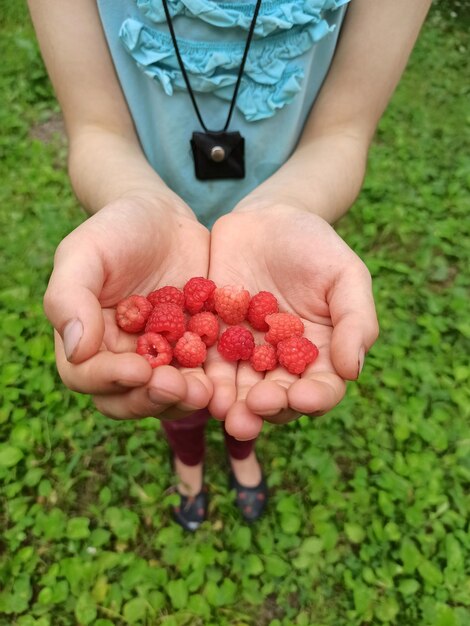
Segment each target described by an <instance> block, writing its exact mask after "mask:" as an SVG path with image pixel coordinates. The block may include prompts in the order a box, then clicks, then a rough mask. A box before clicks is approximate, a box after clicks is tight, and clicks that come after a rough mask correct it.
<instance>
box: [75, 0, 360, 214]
mask: <svg viewBox="0 0 470 626" xmlns="http://www.w3.org/2000/svg"><path fill="white" fill-rule="evenodd" d="M348 2H349V0H263V2H262V4H261V9H260V13H259V15H258V19H257V22H256V28H255V31H254V37H253V40H252V43H251V46H250V50H249V53H248V57H247V62H246V65H245V71H244V75H243V78H242V81H241V84H240V90H239V93H238V98H237V102H236V107H235V110H234V113H233V116H232V120H231V123H230V126H229V129H228V130H238V131H239V132H240V133H241V134H242V135H243V136H244V137H245V167H246V175H245V178H244V179H238V180H233V179H232V180H212V181H200V180H198V179H197V178H196V177H195V174H194V163H193V158H192V152H191V148H190V139H191V135H192V133H193V131H202V130H203V129H202V128H201V127H200V124H199V122H198V119H197V117H196V114H195V112H194V109H193V107H192V104H191V100H190V97H189V94H188V92H187V89H186V86H185V83H184V79H183V76H182V73H181V70H180V68H179V65H178V61H177V58H176V55H175V52H174V47H173V43H172V40H171V37H170V34H169V31H168V27H167V24H166V20H165V13H164V10H163V5H162V2H161V0H98V8H99V12H100V17H101V21H102V25H103V30H104V33H105V35H106V39H107V42H108V46H109V49H110V52H111V56H112V58H113V62H114V65H115V68H116V72H117V75H118V78H119V81H120V83H121V87H122V90H123V92H124V96H125V98H126V100H127V103H128V106H129V110H130V112H131V115H132V118H133V120H134V124H135V127H136V130H137V133H138V136H139V139H140V142H141V145H142V148H143V150H144V153H145V155H146V157H147V159H148V161H149V163H150V164H151V165H152V167H153V168H154V169H155V171H156V172H158V174H159V175H160V176H161V178H162V179H163V180H164V181H165V183H166V184H167V185H168V186H169V187H170V188H171V189H172V190H173V191H175V192H176V193H177V194H178V195H179V196H180V197H181V198H182V199H183V200H184V201H185V202H187V204H189V206H190V207H191V208H192V209H193V210H194V212H195V213H196V214H197V216H198V218H199V219H200V221H201V222H202V223H204V224H206V225H207V226H211V225H212V224H213V222H214V221H215V220H216V219H217V218H218V217H219V216H220V215H222V214H224V213H228V212H230V211H231V210H232V209H233V207H234V206H235V205H236V203H237V202H238V201H239V200H241V199H242V198H243V197H244V196H246V195H247V194H248V193H249V192H250V191H252V190H253V189H254V188H256V187H257V186H258V185H259V184H260V183H262V182H263V181H264V180H265V179H266V178H268V177H269V176H271V175H272V174H273V173H274V172H276V170H277V169H278V168H279V167H280V166H281V165H282V164H283V163H284V162H285V161H286V160H287V159H288V158H289V156H290V155H291V153H292V151H293V150H294V149H295V146H296V144H297V142H298V140H299V137H300V135H301V133H302V129H303V127H304V124H305V122H306V119H307V117H308V114H309V112H310V109H311V108H312V105H313V104H314V102H315V98H316V96H317V94H318V92H319V90H320V87H321V85H322V83H323V81H324V79H325V76H326V74H327V72H328V69H329V67H330V64H331V61H332V58H333V54H334V51H335V48H336V44H337V40H338V35H339V31H340V27H341V24H342V21H343V19H344V14H345V11H346V6H347V3H348ZM168 5H169V9H170V13H171V16H172V21H173V25H174V29H175V32H176V36H177V38H178V43H179V48H180V52H181V55H182V58H183V62H184V66H185V68H186V71H187V73H188V76H189V81H190V84H191V87H192V89H193V92H194V93H195V96H196V99H197V103H198V106H199V109H200V111H201V114H202V117H203V120H204V122H205V125H206V126H207V127H208V128H210V129H212V130H220V129H221V128H222V127H223V126H224V124H225V121H226V118H227V114H228V110H229V105H230V101H231V98H232V94H233V89H234V86H235V82H236V79H237V74H238V68H239V66H240V61H241V58H242V55H243V50H244V47H245V42H246V38H247V33H248V29H249V27H250V24H251V19H252V15H253V11H254V6H255V3H254V1H253V0H234V1H233V2H232V1H227V2H225V1H218V0H168ZM84 45H86V43H84Z"/></svg>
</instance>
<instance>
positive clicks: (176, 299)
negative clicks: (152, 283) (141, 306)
mask: <svg viewBox="0 0 470 626" xmlns="http://www.w3.org/2000/svg"><path fill="white" fill-rule="evenodd" d="M147 300H148V301H149V302H151V303H152V304H153V306H157V304H161V303H162V302H171V303H172V304H177V305H178V306H180V307H181V308H183V307H184V293H183V292H182V291H181V289H177V288H176V287H170V286H167V287H161V288H160V289H156V290H155V291H152V293H149V295H148V296H147Z"/></svg>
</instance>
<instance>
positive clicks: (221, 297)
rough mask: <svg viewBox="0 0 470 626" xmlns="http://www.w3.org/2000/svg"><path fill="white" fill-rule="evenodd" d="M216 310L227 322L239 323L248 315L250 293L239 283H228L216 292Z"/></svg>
mask: <svg viewBox="0 0 470 626" xmlns="http://www.w3.org/2000/svg"><path fill="white" fill-rule="evenodd" d="M214 300H215V310H216V311H217V313H218V314H219V315H220V317H221V318H222V319H223V320H224V322H226V323H227V324H239V323H240V322H243V320H244V319H245V317H246V312H247V311H248V307H249V305H250V294H249V292H248V291H247V290H246V289H243V287H240V286H239V285H233V286H232V285H226V286H225V287H219V288H218V289H216V290H215V292H214Z"/></svg>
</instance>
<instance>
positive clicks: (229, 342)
mask: <svg viewBox="0 0 470 626" xmlns="http://www.w3.org/2000/svg"><path fill="white" fill-rule="evenodd" d="M254 347H255V340H254V338H253V335H252V333H251V332H250V331H249V330H248V329H247V328H244V327H243V326H229V327H228V328H227V330H225V331H224V332H223V333H222V334H221V336H220V339H219V343H218V344H217V350H218V351H219V352H220V354H221V355H222V356H223V357H224V359H227V361H239V360H242V361H248V359H249V358H250V356H251V354H252V352H253V348H254Z"/></svg>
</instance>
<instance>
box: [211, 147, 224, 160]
mask: <svg viewBox="0 0 470 626" xmlns="http://www.w3.org/2000/svg"><path fill="white" fill-rule="evenodd" d="M211 159H212V160H213V161H215V162H216V163H220V162H221V161H223V160H224V159H225V150H224V149H223V148H222V146H214V147H213V148H212V150H211Z"/></svg>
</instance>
